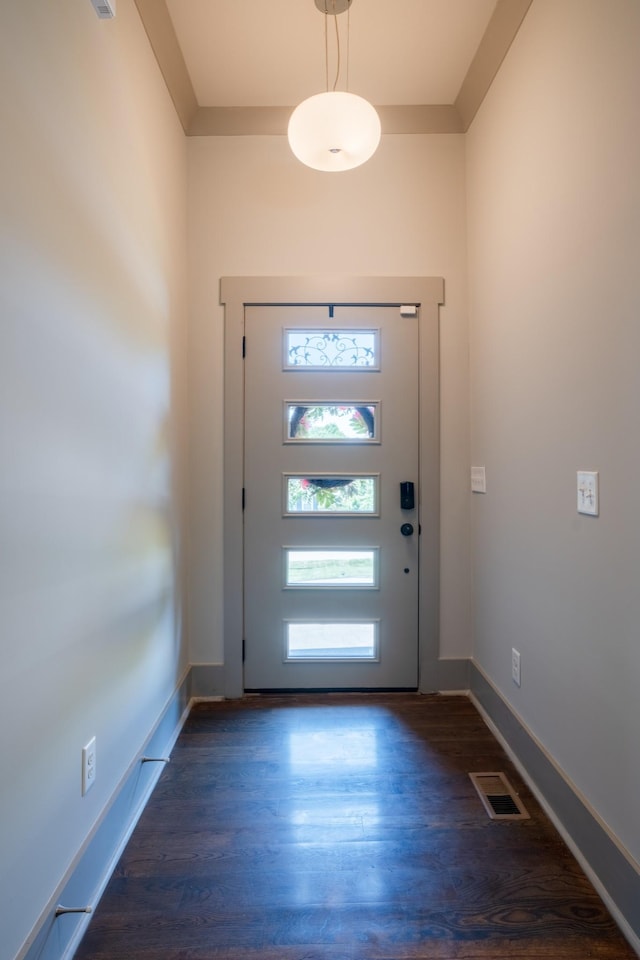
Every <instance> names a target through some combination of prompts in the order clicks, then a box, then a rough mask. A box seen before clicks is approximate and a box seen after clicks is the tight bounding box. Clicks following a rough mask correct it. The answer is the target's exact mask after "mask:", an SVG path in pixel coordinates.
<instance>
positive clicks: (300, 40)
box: [166, 0, 496, 107]
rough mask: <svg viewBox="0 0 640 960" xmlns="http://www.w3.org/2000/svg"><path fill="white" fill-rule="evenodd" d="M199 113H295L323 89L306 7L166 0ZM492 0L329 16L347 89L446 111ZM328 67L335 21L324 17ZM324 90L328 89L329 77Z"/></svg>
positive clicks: (396, 0)
mask: <svg viewBox="0 0 640 960" xmlns="http://www.w3.org/2000/svg"><path fill="white" fill-rule="evenodd" d="M166 2H167V8H168V10H169V14H170V17H171V20H172V22H173V28H174V30H175V34H176V37H177V40H178V43H179V45H180V48H181V51H182V55H183V57H184V60H185V63H186V67H187V71H188V74H189V76H190V79H191V83H192V85H193V88H194V91H195V95H196V99H197V101H198V104H199V106H200V107H247V106H258V107H273V106H286V105H295V104H296V103H298V102H299V101H300V100H303V99H304V98H305V97H308V96H310V95H311V94H313V93H319V92H321V91H322V90H324V89H326V83H325V35H324V27H325V17H324V15H323V14H322V13H320V12H319V11H318V9H317V8H316V6H315V2H314V0H166ZM495 7H496V0H353V4H352V7H351V9H350V11H349V13H348V14H347V13H343V14H341V15H340V16H339V17H337V23H338V26H339V28H340V35H341V49H342V59H343V72H342V73H341V77H340V80H339V82H338V84H337V89H346V78H345V75H344V65H345V61H346V45H347V24H348V23H349V27H350V29H349V37H350V43H349V89H350V90H351V92H352V93H358V94H360V95H361V96H363V97H366V98H367V99H368V100H370V101H371V102H372V103H374V104H376V105H379V106H382V105H400V104H407V105H413V104H452V103H454V102H455V100H456V97H457V95H458V92H459V91H460V87H461V86H462V83H463V81H464V79H465V76H466V74H467V71H468V69H469V65H470V63H471V61H472V59H473V57H474V55H475V53H476V50H477V49H478V45H479V44H480V41H481V40H482V37H483V35H484V33H485V30H486V28H487V24H488V22H489V20H490V18H491V15H492V13H493V11H494V8H495ZM327 21H328V27H329V33H328V40H329V50H330V55H331V60H332V63H333V61H334V60H335V49H336V47H335V22H334V19H333V18H332V17H330V18H327ZM331 71H332V75H331V79H330V85H332V84H333V72H334V68H333V66H332V67H331Z"/></svg>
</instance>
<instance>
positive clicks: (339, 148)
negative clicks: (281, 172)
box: [288, 91, 381, 171]
mask: <svg viewBox="0 0 640 960" xmlns="http://www.w3.org/2000/svg"><path fill="white" fill-rule="evenodd" d="M380 133H381V128H380V118H379V117H378V114H377V113H376V111H375V109H374V108H373V107H372V106H371V104H370V103H368V102H367V101H366V100H364V99H363V98H362V97H358V96H356V94H355V93H344V92H343V91H332V92H329V93H317V94H316V95H315V96H313V97H309V98H308V99H307V100H303V101H302V103H300V104H298V106H297V107H296V108H295V110H294V111H293V113H292V114H291V118H290V120H289V131H288V136H289V146H290V147H291V149H292V150H293V152H294V154H295V155H296V157H297V158H298V160H300V161H301V162H302V163H305V164H306V165H307V166H308V167H313V169H314V170H326V171H337V170H351V169H352V168H353V167H359V166H360V164H361V163H364V162H365V161H366V160H368V159H369V157H372V156H373V154H374V153H375V152H376V149H377V147H378V144H379V143H380Z"/></svg>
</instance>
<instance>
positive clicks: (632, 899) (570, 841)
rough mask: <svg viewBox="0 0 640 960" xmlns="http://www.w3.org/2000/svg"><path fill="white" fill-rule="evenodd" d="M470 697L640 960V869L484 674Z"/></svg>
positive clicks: (476, 676) (476, 673) (474, 674)
mask: <svg viewBox="0 0 640 960" xmlns="http://www.w3.org/2000/svg"><path fill="white" fill-rule="evenodd" d="M470 677H471V692H470V696H471V699H472V701H473V703H474V704H475V706H476V707H477V709H478V711H479V712H480V714H481V716H482V717H483V719H484V721H485V723H486V724H487V726H488V727H489V728H490V730H491V731H492V733H493V734H494V736H495V737H496V739H497V740H498V741H499V742H500V743H501V745H502V746H503V747H504V749H505V751H506V752H507V754H508V755H509V757H510V759H511V760H512V761H513V763H514V764H515V766H516V767H517V769H518V771H519V772H520V774H521V776H522V777H523V779H524V780H525V782H526V783H527V784H528V786H529V787H530V789H531V791H532V792H533V794H534V795H535V797H536V799H537V800H538V802H539V803H540V805H541V807H542V808H543V810H544V811H545V813H546V814H547V816H548V817H549V819H550V820H551V822H552V823H553V824H554V826H555V827H556V829H557V830H558V833H559V834H560V836H561V837H562V839H563V840H564V841H565V843H566V844H567V846H568V847H569V849H570V850H571V852H572V853H573V855H574V856H575V858H576V860H577V861H578V863H579V864H580V866H581V867H582V869H583V870H584V872H585V873H586V874H587V876H588V877H589V880H590V881H591V883H592V884H593V886H594V887H595V889H596V890H597V892H598V894H599V895H600V896H601V897H602V900H603V901H604V903H605V904H606V906H607V909H608V910H609V912H610V913H611V915H612V916H613V918H614V920H615V921H616V923H617V924H618V926H619V927H620V930H621V932H622V933H623V935H624V936H625V937H626V939H627V940H628V941H629V943H630V945H631V946H632V947H633V949H634V950H635V951H636V953H637V954H638V956H640V865H639V864H638V863H637V862H636V861H635V860H634V858H633V857H632V856H631V854H630V853H629V851H628V850H626V849H625V848H624V846H623V845H622V843H621V842H620V841H619V839H618V838H617V837H615V836H614V835H613V834H612V833H611V831H610V830H609V829H608V827H607V826H606V824H605V823H603V821H602V819H601V818H600V817H599V816H598V814H597V812H596V811H595V810H594V809H593V808H592V807H591V806H590V804H589V803H588V801H587V800H586V799H585V797H583V796H582V795H581V793H580V791H579V790H578V789H577V788H576V786H575V785H574V784H573V783H571V781H570V780H569V778H568V777H567V776H566V774H565V773H564V772H563V771H562V770H561V769H560V767H559V766H558V764H557V763H556V762H555V760H554V759H553V757H551V756H550V755H549V754H548V752H547V751H546V750H545V749H544V747H543V746H542V744H540V743H539V741H538V740H537V738H536V737H535V735H534V734H533V733H532V732H531V731H530V730H529V729H528V727H527V726H526V724H525V723H524V721H523V720H522V719H521V718H520V717H519V716H518V715H517V714H516V713H515V711H514V710H513V709H512V707H511V706H510V705H509V704H508V703H507V701H506V700H505V699H504V697H502V695H501V693H500V692H499V690H498V689H497V688H496V687H495V686H494V684H493V683H492V682H491V681H490V680H489V678H488V677H487V676H486V674H485V673H484V672H483V671H482V669H481V668H480V667H479V666H478V665H477V664H475V663H473V662H472V663H471V675H470Z"/></svg>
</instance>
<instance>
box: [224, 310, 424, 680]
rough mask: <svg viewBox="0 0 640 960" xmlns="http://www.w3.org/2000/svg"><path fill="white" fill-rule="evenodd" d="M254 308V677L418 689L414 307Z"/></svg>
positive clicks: (249, 424)
mask: <svg viewBox="0 0 640 960" xmlns="http://www.w3.org/2000/svg"><path fill="white" fill-rule="evenodd" d="M244 319H245V337H246V357H245V395H244V493H245V499H244V503H245V508H244V544H243V546H244V551H243V553H244V657H245V661H244V687H245V689H246V690H269V689H270V690H276V689H289V690H296V689H327V688H329V689H371V688H391V689H394V688H395V689H399V688H404V689H407V688H408V689H414V688H416V687H417V686H418V587H419V560H420V556H419V555H420V550H419V545H420V540H419V512H418V507H419V504H418V491H419V480H420V478H419V476H418V471H419V466H420V452H419V409H420V407H419V357H420V350H419V329H418V327H419V317H418V309H417V308H416V309H415V310H413V311H411V310H404V311H402V310H401V308H400V307H399V306H363V307H358V306H335V307H329V306H246V307H245V313H244Z"/></svg>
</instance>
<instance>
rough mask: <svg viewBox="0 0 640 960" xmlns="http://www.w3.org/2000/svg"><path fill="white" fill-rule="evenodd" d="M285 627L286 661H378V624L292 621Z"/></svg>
mask: <svg viewBox="0 0 640 960" xmlns="http://www.w3.org/2000/svg"><path fill="white" fill-rule="evenodd" d="M285 627H286V631H285V638H286V647H285V660H377V659H378V624H377V622H376V621H373V622H368V623H365V622H357V621H353V620H351V621H342V622H338V623H336V622H331V623H329V622H327V621H315V622H313V623H311V622H305V623H301V622H295V621H289V622H287V623H286V624H285Z"/></svg>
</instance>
